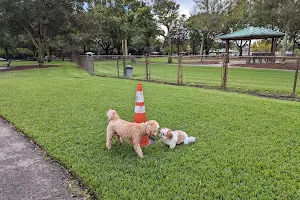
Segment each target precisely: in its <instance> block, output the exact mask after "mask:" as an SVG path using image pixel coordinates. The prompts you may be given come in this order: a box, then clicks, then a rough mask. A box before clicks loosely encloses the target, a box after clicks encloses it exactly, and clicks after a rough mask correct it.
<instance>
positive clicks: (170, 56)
mask: <svg viewBox="0 0 300 200" xmlns="http://www.w3.org/2000/svg"><path fill="white" fill-rule="evenodd" d="M168 44H169V58H168V63H172V40H171V36H170V29H169V28H168Z"/></svg>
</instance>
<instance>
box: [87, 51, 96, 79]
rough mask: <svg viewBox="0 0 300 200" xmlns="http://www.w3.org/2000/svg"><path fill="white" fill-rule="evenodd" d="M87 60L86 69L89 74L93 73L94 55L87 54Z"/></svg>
mask: <svg viewBox="0 0 300 200" xmlns="http://www.w3.org/2000/svg"><path fill="white" fill-rule="evenodd" d="M87 61H88V71H89V74H90V75H94V72H95V68H94V67H95V66H94V65H95V63H94V56H93V55H91V56H87Z"/></svg>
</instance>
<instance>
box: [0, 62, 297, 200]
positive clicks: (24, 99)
mask: <svg viewBox="0 0 300 200" xmlns="http://www.w3.org/2000/svg"><path fill="white" fill-rule="evenodd" d="M137 83H138V82H137V81H134V80H125V79H113V78H102V77H96V76H89V75H88V74H87V73H86V72H84V71H83V70H80V69H78V68H76V67H75V66H74V65H72V64H70V63H68V62H65V64H63V66H61V67H59V68H47V69H32V70H24V71H11V72H5V73H0V88H1V89H0V115H2V116H3V117H5V118H6V119H7V120H9V121H10V122H12V123H14V124H15V126H16V127H17V128H18V129H19V130H21V131H22V132H24V133H25V134H26V135H28V136H29V137H31V138H33V139H34V140H35V141H36V142H37V143H38V144H40V145H41V146H42V147H43V148H44V149H45V150H46V151H47V152H48V153H49V154H50V155H51V156H52V157H54V158H55V159H56V160H58V161H59V162H60V163H62V164H63V165H64V166H66V167H67V168H68V169H69V170H70V171H71V172H72V173H73V174H75V175H76V176H77V177H79V178H80V179H81V180H82V181H83V183H85V185H86V186H87V187H88V188H89V190H90V191H91V192H94V193H95V194H96V195H97V197H99V198H101V199H285V198H288V199H299V198H300V179H299V169H300V157H299V153H300V134H299V132H300V126H299V124H300V104H299V103H298V102H289V101H283V100H275V99H266V98H259V97H254V96H248V95H245V94H238V93H230V92H222V91H215V90H208V89H201V88H192V87H184V86H170V85H164V84H157V83H149V82H143V90H144V97H145V105H146V111H147V118H148V119H155V120H157V121H158V122H159V123H160V125H161V127H169V128H172V129H183V130H185V131H186V132H187V133H189V134H190V135H191V136H195V137H196V138H197V140H196V142H195V143H194V144H192V145H185V146H183V145H182V146H178V147H176V148H175V149H173V150H170V149H168V147H167V146H166V145H164V144H163V143H162V142H161V141H159V140H157V143H156V144H155V145H151V146H149V147H146V148H143V152H144V155H145V157H144V158H143V159H138V157H137V155H136V154H135V152H134V150H133V148H132V147H131V146H130V145H129V144H124V145H118V144H113V145H112V149H111V151H107V150H106V149H105V133H106V126H107V119H106V116H105V113H106V111H107V110H108V109H109V108H114V109H116V110H117V111H118V112H119V115H120V116H121V117H122V118H123V119H125V120H129V121H132V120H133V110H134V105H135V93H136V86H137Z"/></svg>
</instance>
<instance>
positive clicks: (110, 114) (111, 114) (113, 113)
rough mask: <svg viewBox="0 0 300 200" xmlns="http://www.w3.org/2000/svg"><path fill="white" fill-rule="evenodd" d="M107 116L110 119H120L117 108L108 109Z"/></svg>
mask: <svg viewBox="0 0 300 200" xmlns="http://www.w3.org/2000/svg"><path fill="white" fill-rule="evenodd" d="M106 116H107V118H108V121H111V120H116V119H120V117H119V115H118V113H117V111H115V110H109V111H107V113H106Z"/></svg>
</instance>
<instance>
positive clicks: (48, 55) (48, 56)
mask: <svg viewBox="0 0 300 200" xmlns="http://www.w3.org/2000/svg"><path fill="white" fill-rule="evenodd" d="M51 60H52V59H51V53H50V47H49V45H47V61H48V62H51Z"/></svg>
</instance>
